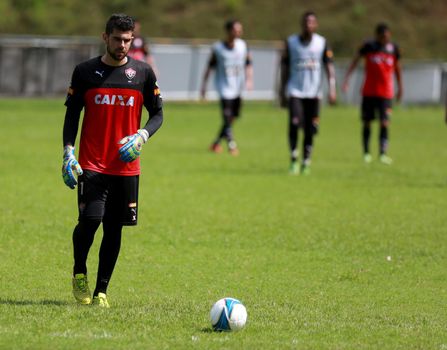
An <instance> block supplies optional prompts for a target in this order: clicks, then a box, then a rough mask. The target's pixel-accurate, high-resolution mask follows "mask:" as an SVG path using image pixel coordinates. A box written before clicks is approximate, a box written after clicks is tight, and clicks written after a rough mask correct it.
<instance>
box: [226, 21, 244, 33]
mask: <svg viewBox="0 0 447 350" xmlns="http://www.w3.org/2000/svg"><path fill="white" fill-rule="evenodd" d="M236 23H241V21H239V20H237V19H230V20H228V21H226V22H225V25H224V28H225V31H226V32H230V31H231V30H232V29H233V27H234V25H235V24H236Z"/></svg>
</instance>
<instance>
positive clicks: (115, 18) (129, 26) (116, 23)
mask: <svg viewBox="0 0 447 350" xmlns="http://www.w3.org/2000/svg"><path fill="white" fill-rule="evenodd" d="M114 29H117V30H119V31H121V32H128V31H133V30H134V29H135V20H134V19H133V18H132V17H130V16H128V15H125V14H124V13H114V14H113V15H111V16H110V18H109V20H108V21H107V23H106V34H111V33H112V32H113V30H114Z"/></svg>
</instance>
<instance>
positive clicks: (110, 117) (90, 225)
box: [62, 14, 163, 307]
mask: <svg viewBox="0 0 447 350" xmlns="http://www.w3.org/2000/svg"><path fill="white" fill-rule="evenodd" d="M133 30H134V21H133V19H132V18H131V17H129V16H127V15H123V14H119V15H112V16H111V17H110V19H109V20H108V22H107V24H106V28H105V32H104V33H103V34H102V39H103V41H104V44H105V49H106V50H105V53H104V55H102V56H99V57H95V58H92V59H90V60H88V61H86V62H83V63H81V64H79V65H78V66H76V68H75V69H74V72H73V75H72V80H71V85H70V88H69V90H68V95H67V100H66V102H65V105H66V107H67V111H66V114H65V122H64V129H63V146H64V153H63V165H62V177H63V180H64V182H65V184H66V185H67V186H68V187H69V188H71V189H74V188H75V187H76V185H77V188H78V191H77V192H78V210H79V217H78V224H77V225H76V227H75V229H74V232H73V253H74V267H73V278H72V286H73V295H74V297H75V299H76V300H77V302H78V303H80V304H96V305H99V306H102V307H109V302H108V300H107V287H108V285H109V281H110V278H111V276H112V272H113V270H114V267H115V263H116V261H117V259H118V254H119V251H120V245H121V232H122V228H123V226H124V225H136V224H137V213H138V181H139V174H140V158H139V156H140V152H141V150H142V147H143V145H144V144H145V143H146V142H147V141H148V139H149V138H150V137H151V136H152V135H153V134H154V133H155V132H156V131H157V130H158V129H159V127H160V126H161V124H162V121H163V110H162V100H161V96H160V90H159V88H158V85H157V82H156V78H155V75H154V72H153V71H152V69H151V67H150V66H149V65H148V64H146V63H144V62H140V61H137V60H134V59H132V58H130V57H128V56H127V52H128V51H129V48H130V45H131V43H132V39H133ZM143 106H144V107H145V108H146V110H147V111H148V112H149V120H148V122H147V123H146V125H145V126H144V127H143V128H141V129H140V122H141V114H142V107H143ZM82 109H84V117H83V122H82V130H81V137H80V140H79V162H78V160H77V159H76V153H75V149H74V145H75V140H76V136H77V133H78V126H79V120H80V115H81V111H82ZM101 223H102V227H103V233H104V234H103V237H102V242H101V246H100V250H99V263H98V272H97V276H96V287H95V289H94V291H93V294H91V292H90V288H89V285H88V279H87V272H88V271H87V264H86V262H87V256H88V252H89V249H90V247H91V245H92V243H93V239H94V236H95V232H96V231H97V229H98V227H99V226H100V224H101ZM89 277H90V275H89Z"/></svg>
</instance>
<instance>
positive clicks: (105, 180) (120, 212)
mask: <svg viewBox="0 0 447 350" xmlns="http://www.w3.org/2000/svg"><path fill="white" fill-rule="evenodd" d="M78 182H79V184H78V206H79V221H81V220H82V219H83V218H85V219H93V220H101V221H102V220H105V219H106V220H110V221H116V222H118V223H121V224H122V225H125V226H132V225H136V224H137V219H138V184H139V175H135V176H116V175H106V174H101V173H98V172H96V171H91V170H84V173H83V174H82V175H81V176H79V179H78Z"/></svg>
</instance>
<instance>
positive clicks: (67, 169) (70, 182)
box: [62, 145, 82, 189]
mask: <svg viewBox="0 0 447 350" xmlns="http://www.w3.org/2000/svg"><path fill="white" fill-rule="evenodd" d="M74 153H75V148H74V147H73V146H70V145H67V146H65V147H64V161H63V163H62V178H63V180H64V182H65V184H66V185H67V186H68V187H70V188H71V189H74V188H75V187H76V185H77V184H78V181H77V180H76V177H75V174H74V172H76V174H77V175H82V168H81V166H80V165H79V163H78V161H77V160H76V157H75V154H74Z"/></svg>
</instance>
